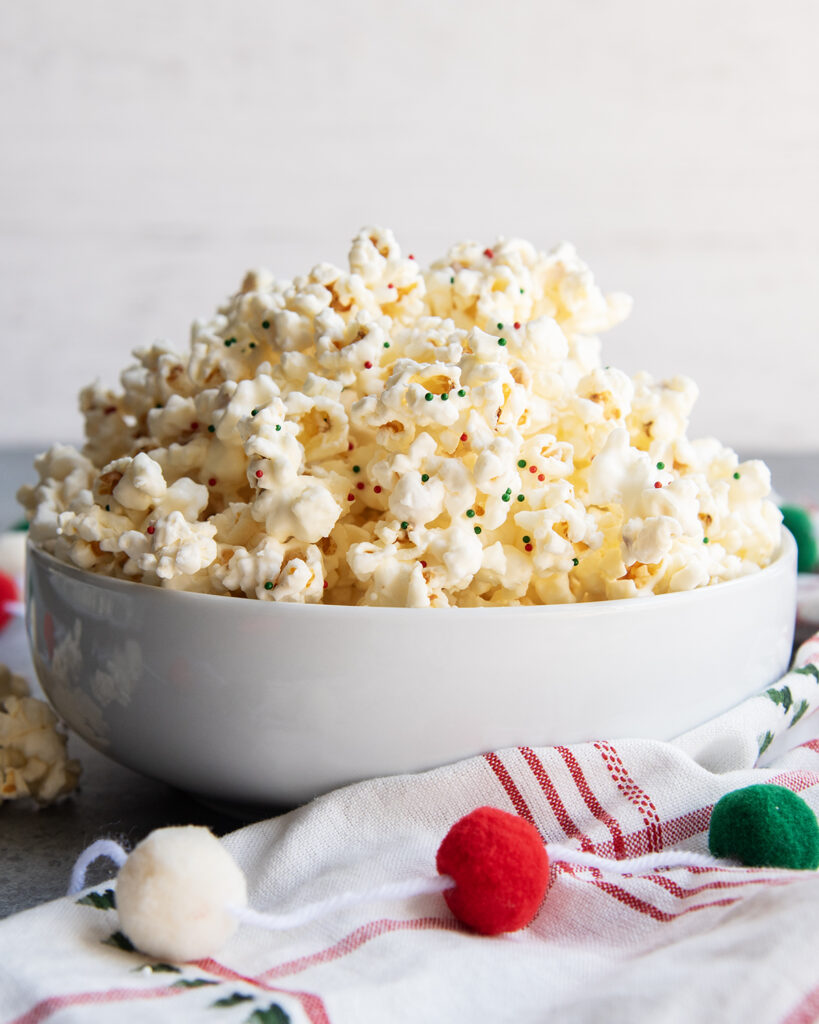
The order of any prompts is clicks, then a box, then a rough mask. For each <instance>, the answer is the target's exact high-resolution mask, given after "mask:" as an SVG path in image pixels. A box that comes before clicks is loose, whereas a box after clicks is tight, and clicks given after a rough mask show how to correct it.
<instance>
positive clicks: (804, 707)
mask: <svg viewBox="0 0 819 1024" xmlns="http://www.w3.org/2000/svg"><path fill="white" fill-rule="evenodd" d="M809 707H810V704H808V702H807V701H806V700H803V701H800V702H799V706H798V707H797V709H796V711H795V712H794V714H793V718H792V719H791V724H790V725H789V726H788V728H789V729H790V728H791V727H792V726H794V725H796V723H797V722H798V721H799V719H800V718H801V717H802V715H804V713H805V712H806V711H807V710H808V708H809Z"/></svg>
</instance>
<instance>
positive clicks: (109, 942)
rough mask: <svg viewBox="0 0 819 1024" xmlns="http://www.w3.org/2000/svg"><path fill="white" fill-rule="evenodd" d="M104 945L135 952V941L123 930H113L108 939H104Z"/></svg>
mask: <svg viewBox="0 0 819 1024" xmlns="http://www.w3.org/2000/svg"><path fill="white" fill-rule="evenodd" d="M102 944H103V946H115V947H116V948H117V949H122V950H125V952H126V953H135V952H136V949H135V948H134V944H133V942H131V940H130V939H129V938H128V936H127V935H123V934H122V932H113V933H112V934H111V935H109V936H108V938H107V939H103V940H102Z"/></svg>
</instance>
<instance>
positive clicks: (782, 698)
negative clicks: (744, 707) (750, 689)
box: [765, 686, 793, 714]
mask: <svg viewBox="0 0 819 1024" xmlns="http://www.w3.org/2000/svg"><path fill="white" fill-rule="evenodd" d="M765 696H766V697H768V698H769V699H770V700H772V701H773V702H774V704H781V705H782V710H783V711H784V712H785V713H786V714H787V712H788V710H789V709H790V707H791V705H792V704H793V694H792V693H791V688H790V687H789V686H783V687H782V689H781V690H775V689H771V690H766V691H765Z"/></svg>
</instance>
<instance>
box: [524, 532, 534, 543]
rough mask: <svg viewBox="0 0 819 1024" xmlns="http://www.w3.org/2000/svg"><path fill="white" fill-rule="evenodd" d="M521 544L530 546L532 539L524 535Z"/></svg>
mask: <svg viewBox="0 0 819 1024" xmlns="http://www.w3.org/2000/svg"><path fill="white" fill-rule="evenodd" d="M523 543H524V544H531V543H532V538H531V537H527V536H526V535H525V534H524V537H523Z"/></svg>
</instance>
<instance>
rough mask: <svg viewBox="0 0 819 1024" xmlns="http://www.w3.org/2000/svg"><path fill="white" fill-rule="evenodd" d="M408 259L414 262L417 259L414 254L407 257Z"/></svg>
mask: <svg viewBox="0 0 819 1024" xmlns="http://www.w3.org/2000/svg"><path fill="white" fill-rule="evenodd" d="M407 259H410V260H414V259H415V257H414V256H413V255H412V253H410V254H409V256H408V257H407Z"/></svg>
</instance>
